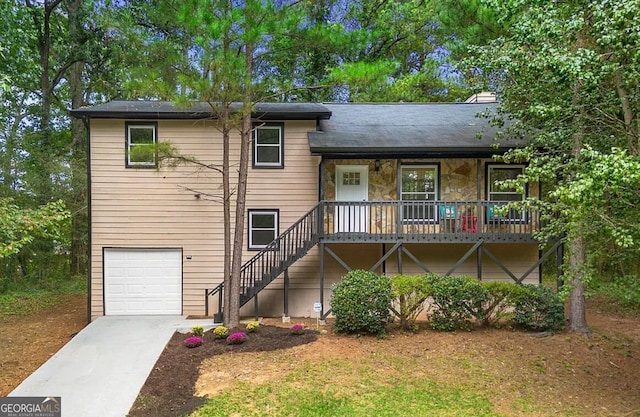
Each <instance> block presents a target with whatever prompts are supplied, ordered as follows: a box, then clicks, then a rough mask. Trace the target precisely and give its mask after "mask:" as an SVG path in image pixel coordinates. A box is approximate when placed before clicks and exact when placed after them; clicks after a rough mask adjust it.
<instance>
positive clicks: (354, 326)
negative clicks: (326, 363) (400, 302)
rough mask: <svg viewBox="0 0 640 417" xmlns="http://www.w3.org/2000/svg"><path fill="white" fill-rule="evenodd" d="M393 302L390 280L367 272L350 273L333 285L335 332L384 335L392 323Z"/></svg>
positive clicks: (332, 304) (332, 298) (356, 271)
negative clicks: (386, 328)
mask: <svg viewBox="0 0 640 417" xmlns="http://www.w3.org/2000/svg"><path fill="white" fill-rule="evenodd" d="M392 298H393V293H392V290H391V279H390V278H388V277H385V276H378V275H377V274H375V273H373V272H370V271H363V270H353V271H350V272H349V273H348V274H347V275H345V276H344V277H343V278H342V280H340V281H339V282H337V283H335V284H334V285H333V294H332V295H331V311H332V312H333V314H334V315H335V316H336V321H335V327H336V330H337V331H338V332H344V333H372V334H376V335H382V334H384V332H385V326H386V325H387V323H389V322H390V321H391V313H390V309H391V301H392Z"/></svg>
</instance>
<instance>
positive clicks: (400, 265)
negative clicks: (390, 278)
mask: <svg viewBox="0 0 640 417" xmlns="http://www.w3.org/2000/svg"><path fill="white" fill-rule="evenodd" d="M397 250H398V274H402V243H400V246H399V247H398V249H397Z"/></svg>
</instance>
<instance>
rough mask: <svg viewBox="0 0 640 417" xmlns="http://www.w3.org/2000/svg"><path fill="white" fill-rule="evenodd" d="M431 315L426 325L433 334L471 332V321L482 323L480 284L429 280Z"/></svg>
mask: <svg viewBox="0 0 640 417" xmlns="http://www.w3.org/2000/svg"><path fill="white" fill-rule="evenodd" d="M428 280H429V281H430V283H431V286H432V296H433V306H434V309H433V312H432V313H431V317H430V325H431V327H432V328H433V329H435V330H449V331H451V330H458V329H471V328H472V327H473V319H475V320H476V321H478V322H482V321H483V320H484V316H483V308H482V306H483V304H484V303H485V302H486V300H487V291H486V289H485V287H484V286H483V285H482V283H481V282H480V281H478V280H477V279H475V278H470V277H462V276H457V277H444V276H433V275H432V276H429V277H428Z"/></svg>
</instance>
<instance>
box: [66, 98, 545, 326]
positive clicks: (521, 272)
mask: <svg viewBox="0 0 640 417" xmlns="http://www.w3.org/2000/svg"><path fill="white" fill-rule="evenodd" d="M495 105H496V104H495V103H478V104H465V103H462V104H433V103H431V104H426V103H425V104H402V103H398V104H354V103H347V104H319V103H295V102H294V103H262V104H257V105H256V106H255V108H254V113H253V116H254V118H255V123H256V124H255V130H254V142H253V146H252V148H253V149H252V152H251V158H252V160H251V163H250V169H249V174H248V191H247V203H246V207H247V212H246V216H245V217H246V219H245V230H246V235H245V243H244V246H245V247H244V260H245V262H246V263H245V265H244V267H243V270H242V295H241V301H242V303H243V305H244V307H243V310H242V314H246V315H250V314H253V313H254V310H255V311H256V312H257V313H256V314H260V315H262V316H280V315H286V316H288V315H292V316H313V315H314V314H315V313H314V304H315V303H318V302H321V303H322V315H323V316H326V315H327V314H328V313H330V311H329V299H330V295H331V285H332V284H333V283H334V282H336V281H338V280H339V279H340V277H341V276H342V275H344V274H345V273H346V272H347V271H348V270H350V269H356V268H361V269H370V270H374V271H376V272H378V273H385V274H396V273H400V272H402V273H405V274H409V273H421V272H424V271H433V272H437V273H442V274H466V275H472V276H477V277H478V278H480V279H483V280H504V281H513V282H520V283H539V282H540V280H541V268H540V265H541V261H542V259H543V258H545V257H546V256H548V254H549V253H551V251H549V252H547V253H546V254H541V252H540V250H539V245H538V242H536V241H535V240H534V238H533V235H532V233H533V232H535V231H536V230H537V229H538V228H539V225H540V224H539V222H540V219H539V216H538V214H537V213H536V212H534V211H531V210H525V211H517V210H514V209H508V208H505V207H504V206H505V204H507V203H508V202H510V201H518V200H522V199H524V198H526V197H530V196H531V197H535V196H538V195H539V193H540V190H539V186H538V185H537V184H528V185H527V187H526V189H525V190H524V193H522V192H518V190H516V189H510V190H505V189H501V188H498V187H496V186H495V181H497V180H502V179H507V178H515V177H516V176H517V175H518V174H520V173H522V170H523V166H521V165H514V164H510V165H507V164H503V163H500V162H499V161H498V160H496V159H494V158H493V156H494V155H500V154H502V153H503V152H504V151H505V150H506V149H507V147H509V146H518V145H519V144H518V143H511V142H509V143H504V144H502V145H501V146H500V147H495V146H494V143H493V136H494V133H495V132H494V130H493V128H491V127H490V126H489V124H488V123H487V121H486V119H483V118H478V117H476V115H477V114H478V113H479V112H482V111H483V110H485V109H486V108H490V107H494V106H495ZM72 113H73V115H74V116H76V117H82V118H85V119H86V120H87V121H88V124H89V127H90V129H89V131H90V133H89V141H88V142H89V185H90V222H91V227H90V230H91V233H90V247H91V256H90V263H91V264H90V277H89V281H90V300H91V302H90V315H91V317H97V316H101V315H119V314H127V315H131V314H132V315H136V314H185V315H203V314H205V313H206V314H212V313H213V312H215V311H217V309H218V307H219V301H218V300H221V290H222V288H221V286H220V284H221V283H222V280H223V249H224V248H223V243H222V242H223V215H222V207H221V205H220V204H219V202H216V196H219V195H220V193H221V178H220V175H219V174H218V173H217V172H216V171H215V170H210V169H205V168H202V167H199V166H195V165H181V166H178V167H169V166H163V165H161V166H158V164H157V160H156V157H155V155H153V153H152V152H151V153H144V152H137V151H136V148H138V147H144V146H146V145H147V144H150V143H156V142H165V141H169V142H171V143H172V144H174V145H175V146H176V147H177V148H178V149H179V151H180V152H181V153H182V154H184V155H191V156H195V157H196V158H197V159H198V160H199V161H200V162H203V163H205V164H214V165H220V164H221V161H222V135H221V133H220V131H219V130H218V127H219V124H218V121H217V120H216V117H215V116H214V115H212V113H211V111H210V108H209V107H208V106H207V105H205V104H198V105H194V106H193V107H191V108H189V109H181V108H177V107H175V106H173V105H172V104H171V103H167V102H156V101H133V102H120V101H116V102H110V103H106V104H101V105H96V106H91V107H83V108H80V109H76V110H74V111H73V112H72ZM479 134H482V137H481V138H479V137H478V135H479ZM234 135H235V136H233V137H232V150H231V151H232V152H231V153H232V161H234V160H237V158H238V154H239V149H238V147H239V145H238V143H239V141H238V134H237V133H234ZM556 248H557V246H556V247H554V248H553V249H554V250H555V249H556Z"/></svg>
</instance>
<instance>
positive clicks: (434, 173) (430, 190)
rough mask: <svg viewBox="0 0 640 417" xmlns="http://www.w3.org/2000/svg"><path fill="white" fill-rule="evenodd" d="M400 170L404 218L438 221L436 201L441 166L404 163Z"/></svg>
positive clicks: (405, 219)
mask: <svg viewBox="0 0 640 417" xmlns="http://www.w3.org/2000/svg"><path fill="white" fill-rule="evenodd" d="M400 171H401V183H400V199H401V200H402V202H403V203H402V218H403V220H404V221H409V222H412V221H416V222H417V221H424V220H428V221H436V220H437V213H436V207H435V201H436V199H437V198H438V187H439V184H438V182H439V178H438V177H439V166H438V165H436V164H429V165H403V166H401V167H400ZM430 202H434V203H433V204H431V203H430Z"/></svg>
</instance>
